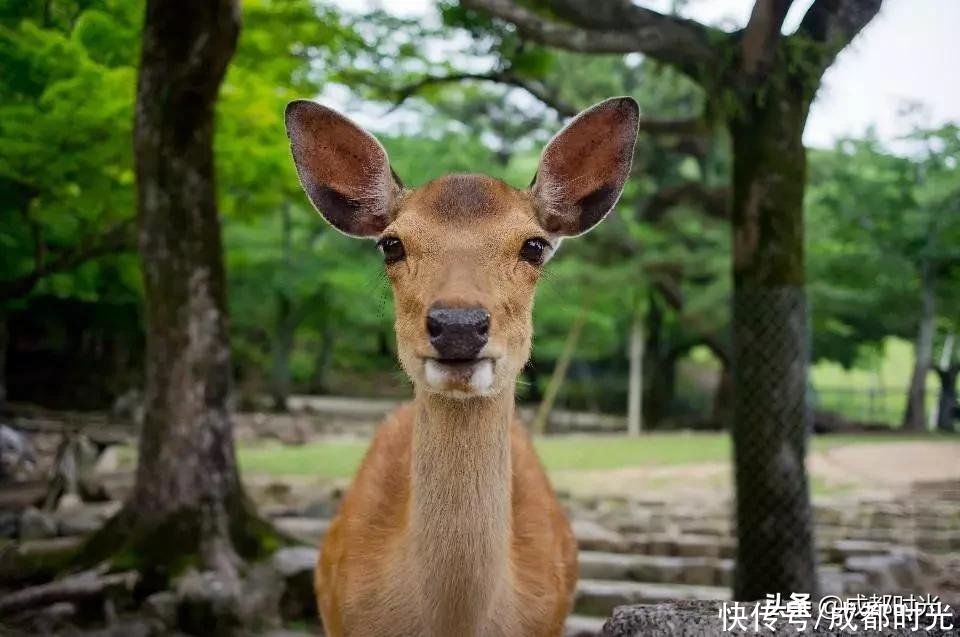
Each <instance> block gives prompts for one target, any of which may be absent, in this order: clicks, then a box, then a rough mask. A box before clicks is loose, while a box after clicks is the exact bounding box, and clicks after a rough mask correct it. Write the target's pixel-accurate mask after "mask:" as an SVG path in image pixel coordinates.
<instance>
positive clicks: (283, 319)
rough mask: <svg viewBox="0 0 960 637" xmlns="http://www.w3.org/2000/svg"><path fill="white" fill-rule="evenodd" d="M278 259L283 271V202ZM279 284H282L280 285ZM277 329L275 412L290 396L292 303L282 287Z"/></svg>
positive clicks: (286, 218) (286, 243) (286, 259)
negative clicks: (279, 255)
mask: <svg viewBox="0 0 960 637" xmlns="http://www.w3.org/2000/svg"><path fill="white" fill-rule="evenodd" d="M280 215H281V224H282V229H281V239H280V242H281V245H280V250H281V253H282V254H281V261H282V266H283V269H284V270H285V271H288V270H289V266H290V249H291V245H290V244H291V240H292V237H291V227H290V225H291V220H290V207H289V206H287V205H284V206H283V208H282V210H281V213H280ZM280 285H281V286H282V283H281V284H280ZM276 297H277V331H276V334H275V335H274V339H273V366H272V369H271V379H270V381H271V382H270V393H271V394H272V396H273V408H274V410H276V411H286V410H287V397H288V396H289V395H290V352H291V351H292V350H293V338H294V333H295V332H296V329H297V321H296V317H295V316H294V311H293V303H292V301H291V300H290V295H289V294H288V293H287V291H286V290H285V289H283V288H282V287H281V288H280V289H279V290H277V294H276Z"/></svg>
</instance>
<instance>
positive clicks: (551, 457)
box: [239, 433, 949, 478]
mask: <svg viewBox="0 0 960 637" xmlns="http://www.w3.org/2000/svg"><path fill="white" fill-rule="evenodd" d="M911 439H919V440H925V441H936V440H949V438H947V437H941V436H935V435H922V434H921V435H918V436H904V435H876V434H874V435H871V434H858V435H839V436H821V437H817V438H815V439H814V440H813V448H814V450H821V449H826V448H830V447H835V446H839V445H851V444H862V443H871V442H884V441H890V442H902V441H904V440H911ZM367 444H368V443H367V441H350V442H347V441H328V442H314V443H310V444H306V445H302V446H299V447H284V446H280V445H268V446H246V447H241V448H240V450H239V454H240V465H241V468H242V469H243V471H244V472H246V473H260V474H268V475H303V476H316V477H318V478H346V477H350V476H352V475H353V473H354V471H356V469H357V467H358V466H359V464H360V460H361V459H362V458H363V454H364V453H365V452H366V449H367ZM536 446H537V452H538V453H539V454H540V458H541V459H542V460H543V463H544V465H546V467H547V469H548V470H550V471H562V470H595V469H617V468H621V467H636V466H665V465H681V464H697V463H704V462H726V461H728V460H729V459H730V438H729V436H727V435H726V434H724V433H654V434H646V435H644V436H642V437H640V438H626V437H623V436H588V435H583V436H579V435H578V436H563V437H554V438H546V439H543V440H538V441H537V442H536Z"/></svg>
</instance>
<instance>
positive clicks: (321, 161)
mask: <svg viewBox="0 0 960 637" xmlns="http://www.w3.org/2000/svg"><path fill="white" fill-rule="evenodd" d="M284 121H285V123H286V128H287V136H288V137H289V138H290V150H291V152H292V153H293V161H294V163H295V164H296V167H297V174H298V176H299V177H300V183H301V184H302V185H303V189H304V190H305V191H306V193H307V196H308V197H309V198H310V201H311V202H312V203H313V205H314V207H316V209H317V210H318V211H319V212H320V214H321V215H323V217H324V218H325V219H326V220H327V221H329V222H330V224H331V225H333V227H335V228H337V229H338V230H340V231H341V232H343V233H345V234H348V235H351V236H357V237H374V236H377V235H378V234H380V233H381V232H382V231H383V229H384V228H386V227H387V225H388V224H389V223H390V221H391V220H392V219H391V215H392V214H393V207H394V204H395V202H396V200H397V198H398V197H399V195H400V192H401V191H402V188H403V187H402V185H401V184H400V182H399V179H397V178H396V175H395V174H394V173H393V170H392V169H391V168H390V162H389V159H388V158H387V151H386V150H384V148H383V146H382V145H381V144H380V142H379V141H377V139H376V138H375V137H374V136H373V135H371V134H370V133H368V132H366V131H365V130H363V129H362V128H360V127H359V126H357V125H356V124H355V123H354V122H352V121H351V120H350V119H348V118H347V117H345V116H343V115H341V114H340V113H338V112H336V111H334V110H332V109H330V108H327V107H325V106H321V105H320V104H316V103H314V102H311V101H308V100H296V101H293V102H290V104H288V105H287V109H286V112H285V114H284Z"/></svg>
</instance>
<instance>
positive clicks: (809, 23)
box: [797, 0, 883, 70]
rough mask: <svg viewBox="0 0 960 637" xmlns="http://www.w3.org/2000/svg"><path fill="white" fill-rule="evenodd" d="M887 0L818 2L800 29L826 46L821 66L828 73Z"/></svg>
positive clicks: (802, 22) (800, 31)
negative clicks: (843, 51)
mask: <svg viewBox="0 0 960 637" xmlns="http://www.w3.org/2000/svg"><path fill="white" fill-rule="evenodd" d="M882 4H883V0H815V1H814V3H813V4H812V5H811V6H810V9H808V10H807V13H806V15H804V16H803V20H802V21H801V22H800V27H799V28H798V29H797V33H798V34H803V35H806V36H808V37H810V38H812V39H813V40H815V41H817V42H820V43H822V44H824V45H825V47H826V51H825V55H824V57H823V60H822V62H821V64H820V66H821V69H822V70H826V69H827V68H828V67H829V66H830V65H831V64H833V61H834V59H835V58H836V57H837V55H838V54H839V53H840V51H842V50H843V48H844V47H845V46H847V45H848V44H850V42H851V41H853V39H854V38H855V37H857V34H859V33H860V31H862V30H863V28H864V27H865V26H867V24H868V23H869V22H870V20H872V19H873V18H874V16H876V15H877V13H878V12H879V11H880V6H881V5H882Z"/></svg>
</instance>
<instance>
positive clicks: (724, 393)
mask: <svg viewBox="0 0 960 637" xmlns="http://www.w3.org/2000/svg"><path fill="white" fill-rule="evenodd" d="M733 395H734V394H733V373H732V372H731V370H730V366H729V365H728V364H727V363H726V362H723V361H721V367H720V378H719V380H718V381H717V389H716V390H715V391H714V394H713V407H712V409H711V413H710V420H711V421H712V422H713V426H715V427H717V428H718V429H723V430H729V429H730V424H731V423H732V422H733Z"/></svg>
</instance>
